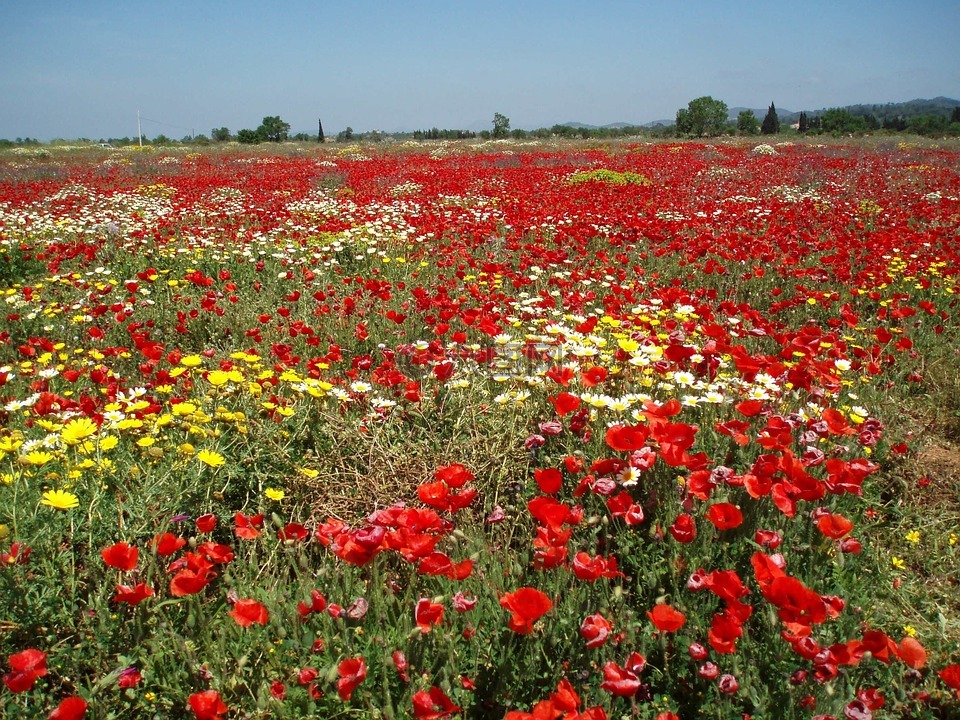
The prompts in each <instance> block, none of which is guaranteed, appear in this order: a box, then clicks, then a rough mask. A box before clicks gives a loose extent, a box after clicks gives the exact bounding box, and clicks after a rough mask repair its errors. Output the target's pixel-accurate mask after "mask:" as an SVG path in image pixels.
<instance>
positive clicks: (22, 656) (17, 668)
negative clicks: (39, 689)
mask: <svg viewBox="0 0 960 720" xmlns="http://www.w3.org/2000/svg"><path fill="white" fill-rule="evenodd" d="M7 664H8V665H10V670H11V672H9V673H6V674H5V675H4V676H3V684H4V685H6V686H7V689H8V690H10V692H14V693H21V692H26V691H27V690H29V689H30V688H32V687H33V685H34V683H35V682H36V681H37V678H42V677H43V676H44V675H46V674H47V654H46V653H45V652H43V651H42V650H34V649H33V648H28V649H26V650H21V651H20V652H18V653H14V654H13V655H11V656H10V657H8V658H7Z"/></svg>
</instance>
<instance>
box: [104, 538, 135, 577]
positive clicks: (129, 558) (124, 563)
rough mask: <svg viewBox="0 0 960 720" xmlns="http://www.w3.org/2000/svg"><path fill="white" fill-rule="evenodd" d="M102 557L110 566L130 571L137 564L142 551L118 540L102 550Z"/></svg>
mask: <svg viewBox="0 0 960 720" xmlns="http://www.w3.org/2000/svg"><path fill="white" fill-rule="evenodd" d="M100 557H102V558H103V562H104V563H105V564H106V565H107V566H108V567H114V568H117V569H118V570H123V571H124V572H129V571H130V570H133V569H134V568H135V567H136V566H137V560H139V558H140V551H139V550H138V549H137V548H136V547H133V546H131V545H128V544H127V543H125V542H118V543H116V544H114V545H111V546H110V547H106V548H104V549H103V550H101V551H100Z"/></svg>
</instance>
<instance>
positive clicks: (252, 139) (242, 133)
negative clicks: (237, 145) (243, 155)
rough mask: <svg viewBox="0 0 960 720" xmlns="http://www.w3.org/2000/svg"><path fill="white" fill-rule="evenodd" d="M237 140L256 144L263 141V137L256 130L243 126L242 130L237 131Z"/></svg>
mask: <svg viewBox="0 0 960 720" xmlns="http://www.w3.org/2000/svg"><path fill="white" fill-rule="evenodd" d="M237 142H241V143H243V144H244V145H257V144H259V143H261V142H263V138H262V137H261V136H260V133H258V132H257V131H256V130H248V129H246V128H244V129H243V130H238V131H237Z"/></svg>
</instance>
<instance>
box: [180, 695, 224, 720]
mask: <svg viewBox="0 0 960 720" xmlns="http://www.w3.org/2000/svg"><path fill="white" fill-rule="evenodd" d="M187 701H188V702H189V703H190V709H191V710H193V714H194V716H195V717H196V720H223V717H221V716H222V715H223V713H225V712H227V706H226V704H225V703H224V702H223V700H222V699H221V697H220V693H218V692H217V691H216V690H204V691H203V692H198V693H194V694H193V695H191V696H190V697H189V698H188V699H187Z"/></svg>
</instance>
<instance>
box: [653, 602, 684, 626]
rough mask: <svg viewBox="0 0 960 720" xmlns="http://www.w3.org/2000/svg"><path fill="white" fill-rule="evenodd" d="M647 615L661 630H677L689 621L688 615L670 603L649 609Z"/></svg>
mask: <svg viewBox="0 0 960 720" xmlns="http://www.w3.org/2000/svg"><path fill="white" fill-rule="evenodd" d="M647 617H649V618H650V620H651V621H652V622H653V624H654V625H655V626H656V628H657V630H659V631H661V632H676V631H677V630H679V629H680V628H682V627H683V624H684V623H685V622H686V621H687V616H686V615H684V614H683V613H682V612H680V611H679V610H675V609H674V608H672V607H670V606H669V605H655V606H654V607H653V610H648V611H647Z"/></svg>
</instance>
